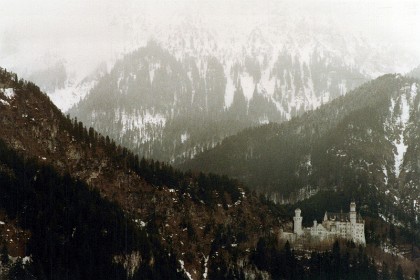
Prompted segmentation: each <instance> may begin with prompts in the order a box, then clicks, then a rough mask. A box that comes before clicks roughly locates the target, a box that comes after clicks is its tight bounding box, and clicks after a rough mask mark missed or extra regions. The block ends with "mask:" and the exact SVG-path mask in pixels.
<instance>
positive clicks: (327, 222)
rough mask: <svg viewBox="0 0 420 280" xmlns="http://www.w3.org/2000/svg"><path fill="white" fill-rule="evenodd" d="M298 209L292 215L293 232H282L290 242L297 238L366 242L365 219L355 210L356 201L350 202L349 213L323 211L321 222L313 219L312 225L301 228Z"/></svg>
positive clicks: (363, 243)
mask: <svg viewBox="0 0 420 280" xmlns="http://www.w3.org/2000/svg"><path fill="white" fill-rule="evenodd" d="M300 214H301V211H300V209H299V208H298V209H296V210H295V216H294V217H293V233H291V232H283V233H282V237H283V238H284V239H287V240H289V241H291V242H294V241H297V240H299V239H308V237H310V239H311V240H313V241H324V240H335V239H337V238H341V239H347V240H352V241H353V242H354V243H357V244H362V245H365V244H366V239H365V221H364V220H363V219H362V217H361V216H360V213H359V214H358V213H357V212H356V203H354V202H352V203H350V212H349V213H329V212H325V215H324V220H323V221H322V223H321V224H318V222H317V221H316V220H315V221H314V224H313V226H312V227H308V228H302V218H303V217H302V216H301V215H300Z"/></svg>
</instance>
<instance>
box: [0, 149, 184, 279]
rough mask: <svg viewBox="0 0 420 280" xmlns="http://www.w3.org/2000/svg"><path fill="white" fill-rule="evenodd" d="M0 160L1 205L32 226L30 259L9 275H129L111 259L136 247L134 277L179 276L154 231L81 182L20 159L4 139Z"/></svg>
mask: <svg viewBox="0 0 420 280" xmlns="http://www.w3.org/2000/svg"><path fill="white" fill-rule="evenodd" d="M0 164H1V165H2V166H6V167H7V169H6V170H8V172H4V171H3V172H0V186H1V192H0V205H1V206H2V208H3V209H4V210H5V211H6V213H7V215H8V216H9V218H11V219H16V220H17V221H18V224H19V226H21V227H22V228H23V229H27V230H29V231H30V232H31V238H30V240H29V243H28V244H27V248H26V255H31V256H32V258H33V262H32V263H31V265H30V266H29V267H27V266H25V269H26V270H22V271H21V272H22V273H24V274H23V275H18V276H16V275H15V276H13V277H11V279H127V272H126V270H125V269H124V268H123V267H122V265H120V264H117V263H115V261H113V260H114V256H115V255H125V254H130V253H132V252H134V251H139V252H140V254H141V263H140V264H139V266H140V268H139V270H138V271H137V272H136V274H135V275H133V277H132V279H169V278H171V279H174V278H180V279H182V278H183V277H182V275H181V274H180V273H178V272H177V270H176V266H177V264H176V260H175V259H174V257H170V256H173V254H172V255H170V254H169V253H170V252H166V251H165V250H164V249H163V248H162V246H161V245H160V243H159V239H158V237H157V236H153V235H150V234H147V233H146V232H145V231H144V230H141V229H139V228H137V227H136V226H135V225H134V223H133V222H132V221H131V219H130V217H127V216H126V215H125V214H124V213H123V212H122V210H121V209H120V208H119V207H118V206H116V205H115V204H113V203H111V202H109V201H107V200H105V199H103V198H101V197H100V195H99V193H98V192H97V191H95V190H93V189H89V188H88V187H87V185H86V184H84V183H83V182H80V181H77V180H73V179H72V178H71V177H70V176H69V175H65V176H60V175H58V174H57V173H56V172H55V171H54V170H53V169H52V168H51V167H49V166H45V165H39V164H37V163H36V162H35V161H34V160H31V159H24V158H23V157H21V156H19V155H18V154H16V153H15V152H14V151H12V150H10V149H8V148H7V147H6V145H5V144H4V142H2V141H0ZM2 170H4V169H2ZM151 259H153V260H154V265H153V266H151V265H149V263H150V261H151ZM14 271H15V270H10V273H12V274H13V273H14ZM25 277H26V278H25Z"/></svg>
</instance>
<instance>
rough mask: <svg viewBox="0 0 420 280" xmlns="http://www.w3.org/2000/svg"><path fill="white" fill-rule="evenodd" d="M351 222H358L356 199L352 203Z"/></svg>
mask: <svg viewBox="0 0 420 280" xmlns="http://www.w3.org/2000/svg"><path fill="white" fill-rule="evenodd" d="M350 223H352V224H356V203H355V202H354V201H352V202H351V203H350Z"/></svg>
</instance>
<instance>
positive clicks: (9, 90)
mask: <svg viewBox="0 0 420 280" xmlns="http://www.w3.org/2000/svg"><path fill="white" fill-rule="evenodd" d="M0 91H1V92H2V93H3V94H4V96H6V98H7V99H9V100H11V99H13V98H14V97H15V90H14V89H13V88H3V89H0Z"/></svg>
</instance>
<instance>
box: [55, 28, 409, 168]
mask: <svg viewBox="0 0 420 280" xmlns="http://www.w3.org/2000/svg"><path fill="white" fill-rule="evenodd" d="M315 31H316V32H315ZM147 34H149V33H147ZM150 36H151V37H152V38H155V39H153V40H152V41H149V42H148V43H147V45H146V46H145V47H142V48H140V49H138V50H135V51H133V52H132V53H130V54H127V55H125V56H124V57H123V58H122V59H121V60H118V61H117V62H116V63H115V65H114V66H113V67H112V69H111V70H110V71H109V73H106V72H102V74H101V75H99V77H101V78H99V79H94V80H93V82H92V83H90V84H89V85H90V86H92V90H90V91H80V92H84V93H83V96H85V97H84V98H83V100H81V101H80V102H79V103H77V105H75V106H74V107H73V108H71V109H70V110H69V111H68V112H69V113H70V114H71V115H72V116H75V117H77V118H78V119H79V120H81V121H83V122H84V123H87V124H89V125H92V126H93V127H95V128H96V129H97V130H98V131H100V132H101V133H104V134H108V135H110V136H111V137H112V138H113V139H115V140H116V141H117V142H118V143H121V144H122V145H124V146H126V147H129V148H130V149H132V150H133V151H135V152H136V153H139V154H141V155H145V156H146V157H149V158H156V159H161V160H165V161H170V162H178V163H179V162H183V161H184V160H187V159H190V158H193V157H194V156H195V155H196V154H198V153H200V152H202V151H205V150H207V149H209V148H212V147H214V146H215V145H216V144H217V143H219V142H220V141H221V140H222V139H223V138H225V137H227V136H229V135H233V134H235V133H237V132H239V131H240V130H242V129H244V128H247V127H252V126H257V125H261V124H265V123H268V122H278V123H279V122H283V121H285V120H289V119H290V118H291V117H293V116H297V115H301V114H302V113H303V112H306V111H308V110H312V109H315V108H318V107H319V106H320V105H321V104H325V103H327V102H329V101H331V100H333V99H335V98H337V97H339V96H342V95H344V94H346V92H347V91H349V90H351V89H353V88H355V87H356V86H358V85H360V84H362V83H363V82H365V81H367V80H369V79H371V78H372V77H375V76H377V75H378V74H380V73H387V72H392V71H395V70H396V69H400V66H399V65H396V64H395V61H392V60H390V57H392V56H393V53H394V51H393V49H392V48H385V47H384V48H382V47H377V46H374V45H372V44H371V43H369V42H368V41H367V40H366V39H364V38H362V37H357V36H354V35H352V34H348V33H345V32H344V31H341V30H339V29H338V28H337V29H334V28H332V27H328V26H326V25H323V24H320V23H314V22H309V21H305V20H300V21H299V20H296V21H293V22H277V23H275V22H273V24H272V26H267V25H261V26H259V25H256V26H255V27H254V28H253V29H251V32H250V33H246V34H242V33H238V34H219V33H217V32H214V31H211V30H209V29H206V28H205V27H203V25H200V24H196V25H192V24H186V23H181V24H179V25H175V26H174V27H173V28H172V29H170V31H166V32H163V31H161V32H159V31H156V34H153V33H152V34H151V35H150ZM401 57H402V59H401V61H405V56H404V55H403V54H401ZM401 61H400V62H401ZM87 88H88V87H86V89H87ZM51 96H52V98H53V100H54V95H51Z"/></svg>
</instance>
